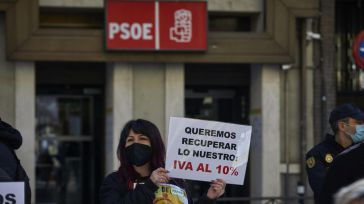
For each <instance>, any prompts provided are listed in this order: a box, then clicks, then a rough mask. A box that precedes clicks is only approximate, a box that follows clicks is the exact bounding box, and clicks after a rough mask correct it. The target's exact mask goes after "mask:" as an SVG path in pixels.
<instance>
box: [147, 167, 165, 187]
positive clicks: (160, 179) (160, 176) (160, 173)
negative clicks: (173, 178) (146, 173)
mask: <svg viewBox="0 0 364 204" xmlns="http://www.w3.org/2000/svg"><path fill="white" fill-rule="evenodd" d="M167 173H169V171H167V170H166V169H164V168H162V167H160V168H158V169H156V170H154V171H153V172H152V174H151V175H150V177H149V178H150V180H152V182H153V183H154V184H155V185H158V184H160V183H168V181H169V179H170V178H169V176H168V175H167Z"/></svg>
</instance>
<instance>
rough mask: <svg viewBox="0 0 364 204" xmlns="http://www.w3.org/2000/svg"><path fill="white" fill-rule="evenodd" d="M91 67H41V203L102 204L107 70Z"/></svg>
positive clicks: (38, 118)
mask: <svg viewBox="0 0 364 204" xmlns="http://www.w3.org/2000/svg"><path fill="white" fill-rule="evenodd" d="M88 65H89V64H87V63H38V64H37V75H36V77H37V88H36V121H37V123H36V181H35V183H36V189H35V193H36V203H47V204H51V203H54V204H65V203H67V204H76V203H77V204H79V203H90V204H95V203H98V191H99V186H100V184H101V180H102V178H103V171H104V169H103V167H104V163H103V162H104V161H103V144H104V142H103V141H104V118H105V117H104V107H105V106H104V84H103V82H104V77H103V76H104V72H105V70H104V69H103V66H102V65H103V64H98V66H96V67H95V65H91V66H88ZM96 76H97V77H96ZM95 79H98V80H95Z"/></svg>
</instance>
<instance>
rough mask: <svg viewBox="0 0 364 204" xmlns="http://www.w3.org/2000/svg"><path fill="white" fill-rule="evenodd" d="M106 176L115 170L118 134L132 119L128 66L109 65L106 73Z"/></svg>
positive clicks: (130, 74) (131, 89) (129, 68)
mask: <svg viewBox="0 0 364 204" xmlns="http://www.w3.org/2000/svg"><path fill="white" fill-rule="evenodd" d="M106 83H107V84H106V125H105V127H106V141H105V159H106V168H105V169H106V174H108V173H110V172H112V171H115V170H117V168H118V167H119V161H118V159H117V156H116V151H117V145H118V142H119V137H120V132H121V129H122V127H123V126H124V124H125V123H126V122H127V121H129V120H131V119H132V118H133V72H132V67H131V65H130V64H127V63H110V64H108V67H107V73H106Z"/></svg>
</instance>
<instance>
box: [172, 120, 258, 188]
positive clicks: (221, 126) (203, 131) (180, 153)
mask: <svg viewBox="0 0 364 204" xmlns="http://www.w3.org/2000/svg"><path fill="white" fill-rule="evenodd" d="M251 132H252V127H251V126H246V125H236V124H230V123H222V122H215V121H206V120H196V119H188V118H177V117H171V118H170V121H169V134H168V145H167V158H166V169H167V170H168V171H170V173H169V176H170V177H173V178H182V179H191V180H200V181H211V180H214V179H217V178H221V179H224V180H225V181H226V183H229V184H237V185H243V184H244V177H245V172H246V167H247V163H248V156H249V146H250V137H251Z"/></svg>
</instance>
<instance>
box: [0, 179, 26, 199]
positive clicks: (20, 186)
mask: <svg viewBox="0 0 364 204" xmlns="http://www.w3.org/2000/svg"><path fill="white" fill-rule="evenodd" d="M24 191H25V188H24V182H0V197H1V198H0V200H2V201H3V203H16V204H24V201H25V199H24Z"/></svg>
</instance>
